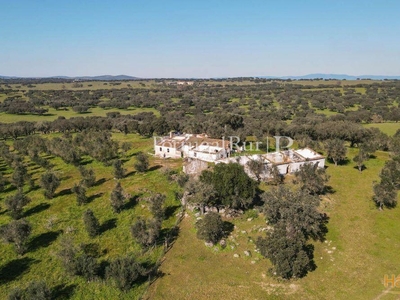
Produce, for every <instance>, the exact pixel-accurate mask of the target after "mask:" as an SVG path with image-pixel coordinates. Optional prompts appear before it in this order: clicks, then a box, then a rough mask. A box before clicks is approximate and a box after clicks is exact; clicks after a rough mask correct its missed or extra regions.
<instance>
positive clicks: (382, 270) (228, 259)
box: [147, 149, 400, 299]
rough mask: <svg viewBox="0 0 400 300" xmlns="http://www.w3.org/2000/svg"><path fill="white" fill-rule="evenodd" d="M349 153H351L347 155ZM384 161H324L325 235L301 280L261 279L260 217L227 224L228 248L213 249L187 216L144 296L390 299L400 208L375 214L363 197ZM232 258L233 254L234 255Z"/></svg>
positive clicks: (399, 244)
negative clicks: (328, 189) (388, 280)
mask: <svg viewBox="0 0 400 300" xmlns="http://www.w3.org/2000/svg"><path fill="white" fill-rule="evenodd" d="M354 155H355V151H353V150H352V149H351V151H350V152H349V157H352V156H354ZM386 159H388V154H387V153H384V152H378V153H376V158H375V159H371V160H369V161H368V162H367V163H366V166H367V169H365V170H364V171H363V172H362V173H359V172H358V170H356V169H355V168H354V164H353V163H349V164H348V165H344V166H338V167H335V166H333V165H331V164H328V169H327V171H328V173H329V174H330V175H331V179H330V181H329V185H331V186H332V187H333V189H334V191H335V192H334V193H333V194H329V195H327V196H326V197H325V199H324V201H323V204H322V207H323V209H324V211H326V212H327V213H328V215H329V217H330V221H329V225H328V228H329V232H328V234H327V237H326V242H324V243H315V252H314V254H315V262H316V264H317V269H316V270H315V271H314V272H311V273H309V274H308V276H306V277H305V278H302V279H298V280H293V281H280V280H276V279H274V278H272V277H271V276H270V275H268V272H267V269H268V268H269V267H270V263H269V262H268V260H266V259H263V258H262V257H260V256H259V255H258V254H257V253H255V252H254V244H253V243H252V242H251V241H252V240H253V241H254V239H255V237H256V236H257V235H258V234H259V233H258V230H257V228H258V227H259V226H263V224H264V222H263V219H262V217H261V216H259V218H257V219H255V221H252V222H247V221H246V219H239V220H233V222H234V224H235V225H236V229H235V230H234V232H233V235H234V236H235V238H234V239H235V244H236V245H235V248H234V249H233V250H232V249H231V248H230V247H229V245H228V247H227V248H226V249H224V250H220V249H218V251H217V250H215V249H213V248H207V247H205V246H204V243H203V242H202V241H199V240H197V239H196V237H195V230H194V229H193V228H194V226H193V224H194V217H193V216H192V215H191V214H189V215H188V216H187V217H186V218H185V220H184V221H183V223H182V226H181V234H180V236H179V238H178V240H177V241H176V243H175V245H174V247H173V248H172V250H170V251H169V252H168V253H167V255H166V256H165V261H164V263H163V265H162V267H161V270H162V271H163V272H164V274H165V275H164V276H163V277H162V278H160V279H158V280H157V281H156V282H155V283H154V284H153V285H152V286H151V287H150V290H149V292H148V293H147V299H190V298H192V299H222V298H225V299H226V298H229V299H375V298H376V297H381V298H379V299H398V298H399V294H390V293H384V292H383V291H384V290H385V288H384V286H383V278H384V275H385V274H388V275H389V276H390V275H391V274H395V275H396V276H397V275H398V274H400V265H399V264H397V263H396V261H397V259H398V253H399V252H400V231H399V230H398V227H397V224H398V220H399V219H400V209H399V208H396V209H393V210H384V211H379V210H377V209H376V208H375V206H374V205H373V202H372V200H371V197H372V184H373V181H375V180H377V179H378V173H379V171H380V169H381V168H382V167H383V165H384V162H385V160H386ZM230 221H231V220H230ZM264 226H265V225H264ZM229 243H230V244H232V243H233V242H232V240H229ZM237 244H238V245H237ZM244 250H250V251H251V252H252V257H251V258H250V257H246V256H245V255H244V254H243V251H244ZM235 253H237V254H239V255H240V257H239V258H234V257H233V255H234V254H235ZM390 292H400V289H393V290H392V291H390Z"/></svg>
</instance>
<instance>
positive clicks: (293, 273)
mask: <svg viewBox="0 0 400 300" xmlns="http://www.w3.org/2000/svg"><path fill="white" fill-rule="evenodd" d="M256 245H257V248H258V249H259V250H260V253H261V255H263V256H265V257H266V258H268V259H269V260H270V261H271V263H272V264H273V268H272V273H273V274H274V275H276V276H279V277H282V278H285V279H290V278H293V277H303V276H305V275H307V273H308V272H309V271H312V270H313V269H314V261H313V254H312V246H310V245H306V241H305V239H304V237H303V236H302V235H291V236H289V235H287V233H286V229H285V226H284V224H279V226H276V227H274V230H273V231H272V232H268V233H267V237H266V238H261V237H259V238H258V240H257V242H256Z"/></svg>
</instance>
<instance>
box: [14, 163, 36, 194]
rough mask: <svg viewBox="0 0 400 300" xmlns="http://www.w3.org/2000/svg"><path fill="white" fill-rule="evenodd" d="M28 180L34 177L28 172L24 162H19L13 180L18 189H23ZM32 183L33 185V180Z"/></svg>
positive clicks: (15, 166) (15, 167)
mask: <svg viewBox="0 0 400 300" xmlns="http://www.w3.org/2000/svg"><path fill="white" fill-rule="evenodd" d="M26 180H28V181H31V180H32V178H31V176H30V175H29V174H28V170H27V168H26V167H25V166H24V165H23V164H22V163H20V162H17V163H16V164H15V165H14V172H13V174H12V182H13V184H14V185H15V186H16V187H17V188H18V190H22V188H23V187H24V184H25V181H26ZM30 185H31V187H32V185H33V182H30Z"/></svg>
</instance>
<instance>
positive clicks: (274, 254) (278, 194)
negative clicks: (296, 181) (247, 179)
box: [256, 187, 328, 278]
mask: <svg viewBox="0 0 400 300" xmlns="http://www.w3.org/2000/svg"><path fill="white" fill-rule="evenodd" d="M262 199H263V201H264V214H265V216H266V219H267V221H268V222H269V224H271V225H272V226H273V230H272V231H269V232H267V236H266V238H262V237H260V238H259V239H258V240H257V243H256V244H257V247H258V248H259V249H260V253H261V254H262V255H263V256H265V257H267V258H269V259H270V260H271V262H272V264H273V272H274V273H275V274H276V275H278V276H281V277H283V278H292V277H302V276H305V275H306V274H307V272H309V271H311V270H312V269H313V268H314V262H313V247H312V246H311V245H308V244H307V241H308V239H310V238H311V239H314V240H321V241H322V240H323V239H324V238H325V235H326V233H327V227H326V224H327V222H328V218H327V216H326V215H325V214H323V213H321V212H319V211H318V207H319V203H320V200H319V197H318V196H314V195H310V194H309V193H308V192H307V191H305V190H299V191H292V190H289V189H288V188H286V187H280V188H277V189H274V190H272V191H271V192H266V193H264V194H263V195H262Z"/></svg>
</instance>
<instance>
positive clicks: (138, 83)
mask: <svg viewBox="0 0 400 300" xmlns="http://www.w3.org/2000/svg"><path fill="white" fill-rule="evenodd" d="M77 83H79V84H82V85H83V86H82V87H75V86H74V84H75V83H73V82H68V83H38V84H33V87H28V86H27V85H22V84H9V86H10V87H11V88H12V89H19V90H22V91H28V90H63V89H66V90H76V91H79V90H100V89H110V88H114V89H122V88H149V87H152V86H154V85H156V82H155V81H154V80H149V81H146V80H132V81H79V82H77ZM0 88H7V87H6V85H5V84H4V83H3V84H0Z"/></svg>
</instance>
